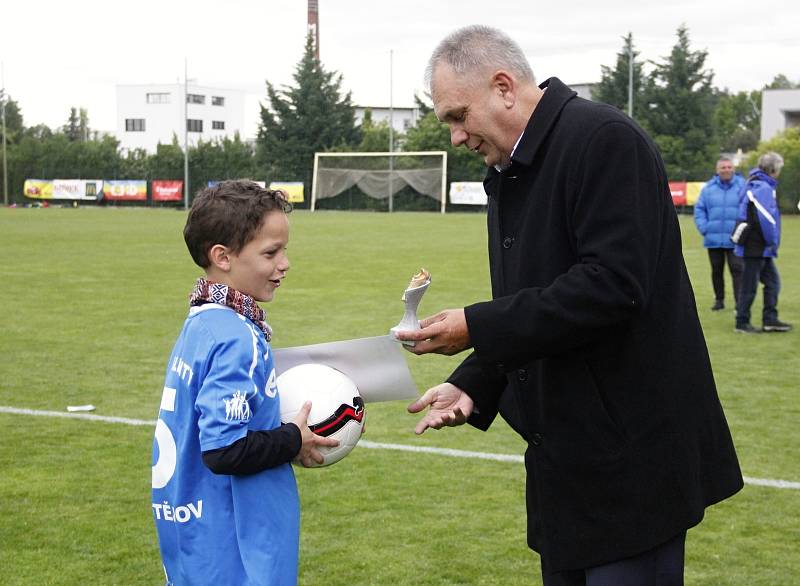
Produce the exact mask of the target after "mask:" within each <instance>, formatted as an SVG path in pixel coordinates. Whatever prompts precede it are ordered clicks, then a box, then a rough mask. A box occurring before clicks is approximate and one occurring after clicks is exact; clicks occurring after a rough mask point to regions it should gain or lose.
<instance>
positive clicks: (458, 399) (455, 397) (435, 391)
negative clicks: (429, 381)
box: [408, 383, 474, 435]
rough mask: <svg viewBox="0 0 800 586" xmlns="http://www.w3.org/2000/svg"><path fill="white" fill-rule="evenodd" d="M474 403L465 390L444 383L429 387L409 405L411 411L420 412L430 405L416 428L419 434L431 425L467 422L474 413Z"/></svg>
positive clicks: (437, 427) (452, 424) (453, 425)
mask: <svg viewBox="0 0 800 586" xmlns="http://www.w3.org/2000/svg"><path fill="white" fill-rule="evenodd" d="M473 406H474V403H473V402H472V399H471V398H470V397H469V395H467V394H466V393H465V392H464V391H462V390H461V389H459V388H458V387H457V386H455V385H453V384H450V383H442V384H440V385H436V386H435V387H433V388H430V389H428V390H427V391H426V392H425V394H424V395H422V396H421V397H420V398H419V399H417V400H416V401H414V402H413V403H411V404H410V405H409V406H408V412H409V413H419V412H420V411H422V410H423V409H425V407H429V409H428V412H427V413H426V414H425V417H423V418H422V419H420V420H419V423H417V426H416V427H415V428H414V433H416V434H417V435H419V434H421V433H423V432H424V431H425V430H426V429H428V428H429V427H430V428H432V429H439V428H442V427H445V426H448V427H455V426H456V425H463V424H464V423H466V422H467V418H468V417H469V416H470V415H471V414H472V409H473Z"/></svg>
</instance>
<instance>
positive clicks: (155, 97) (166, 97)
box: [147, 92, 170, 104]
mask: <svg viewBox="0 0 800 586" xmlns="http://www.w3.org/2000/svg"><path fill="white" fill-rule="evenodd" d="M147 103H148V104H169V103H170V94H169V92H166V93H164V92H159V93H152V94H147Z"/></svg>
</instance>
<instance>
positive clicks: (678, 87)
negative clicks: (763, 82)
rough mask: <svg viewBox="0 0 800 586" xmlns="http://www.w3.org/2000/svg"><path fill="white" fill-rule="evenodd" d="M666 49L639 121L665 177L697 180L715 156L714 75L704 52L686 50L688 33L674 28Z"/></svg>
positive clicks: (650, 81) (646, 96) (649, 84)
mask: <svg viewBox="0 0 800 586" xmlns="http://www.w3.org/2000/svg"><path fill="white" fill-rule="evenodd" d="M677 36H678V40H677V42H676V43H675V45H674V46H673V48H672V52H671V53H670V55H669V56H668V57H665V58H664V60H663V61H662V62H661V63H655V64H654V67H655V68H654V70H653V72H652V74H651V76H650V78H649V79H648V82H647V87H646V89H645V92H644V93H645V100H646V108H645V109H644V110H643V125H644V126H645V127H646V128H647V129H648V130H649V131H650V132H651V134H652V135H653V137H654V140H655V141H656V143H657V144H658V146H659V148H660V149H661V155H662V157H663V158H664V163H665V164H666V167H667V173H668V175H669V177H670V178H671V179H675V180H680V179H689V180H692V179H695V180H697V179H703V178H705V177H707V176H708V173H709V166H710V165H713V162H714V160H715V159H716V158H717V157H718V155H719V146H718V143H717V142H716V133H715V132H714V119H713V113H714V107H715V105H716V104H715V95H714V89H713V87H712V86H711V82H712V80H713V77H714V73H713V72H712V71H711V70H707V69H705V61H706V57H707V56H708V52H707V51H692V50H691V48H690V46H689V31H688V29H687V28H686V26H685V25H682V26H680V27H679V28H678V31H677Z"/></svg>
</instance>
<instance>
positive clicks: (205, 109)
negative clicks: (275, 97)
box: [117, 83, 246, 153]
mask: <svg viewBox="0 0 800 586" xmlns="http://www.w3.org/2000/svg"><path fill="white" fill-rule="evenodd" d="M184 101H185V102H186V110H184ZM244 117H245V93H244V92H242V91H239V90H231V89H223V88H215V87H209V86H202V85H197V84H193V83H189V84H188V87H187V88H186V89H184V85H183V84H181V83H173V84H136V85H118V86H117V138H118V139H119V141H120V146H121V147H122V148H126V149H135V148H143V149H146V150H147V151H148V152H151V153H152V152H155V150H156V145H158V143H162V144H169V143H171V142H172V138H173V136H177V137H178V142H179V143H180V144H181V145H182V144H183V135H184V120H186V123H187V125H188V131H189V132H188V137H189V144H192V145H194V144H197V142H198V141H199V140H200V139H202V140H204V141H210V140H213V139H215V138H223V137H225V136H229V137H232V136H233V135H234V134H235V133H236V132H238V133H239V135H240V136H241V138H242V140H244V139H245V138H246V136H245V128H244V125H245V120H244Z"/></svg>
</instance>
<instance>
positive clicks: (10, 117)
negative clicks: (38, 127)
mask: <svg viewBox="0 0 800 586" xmlns="http://www.w3.org/2000/svg"><path fill="white" fill-rule="evenodd" d="M2 99H3V97H0V100H2ZM5 100H6V104H5V107H6V144H7V145H8V144H13V143H15V142H17V141H18V140H19V138H20V137H21V136H22V131H23V130H24V128H25V126H24V123H23V120H22V112H21V111H20V109H19V104H17V102H15V101H14V100H12V99H11V98H10V97H9V96H8V95H6V96H5ZM2 133H3V128H2V127H0V137H2V135H3V134H2Z"/></svg>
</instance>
